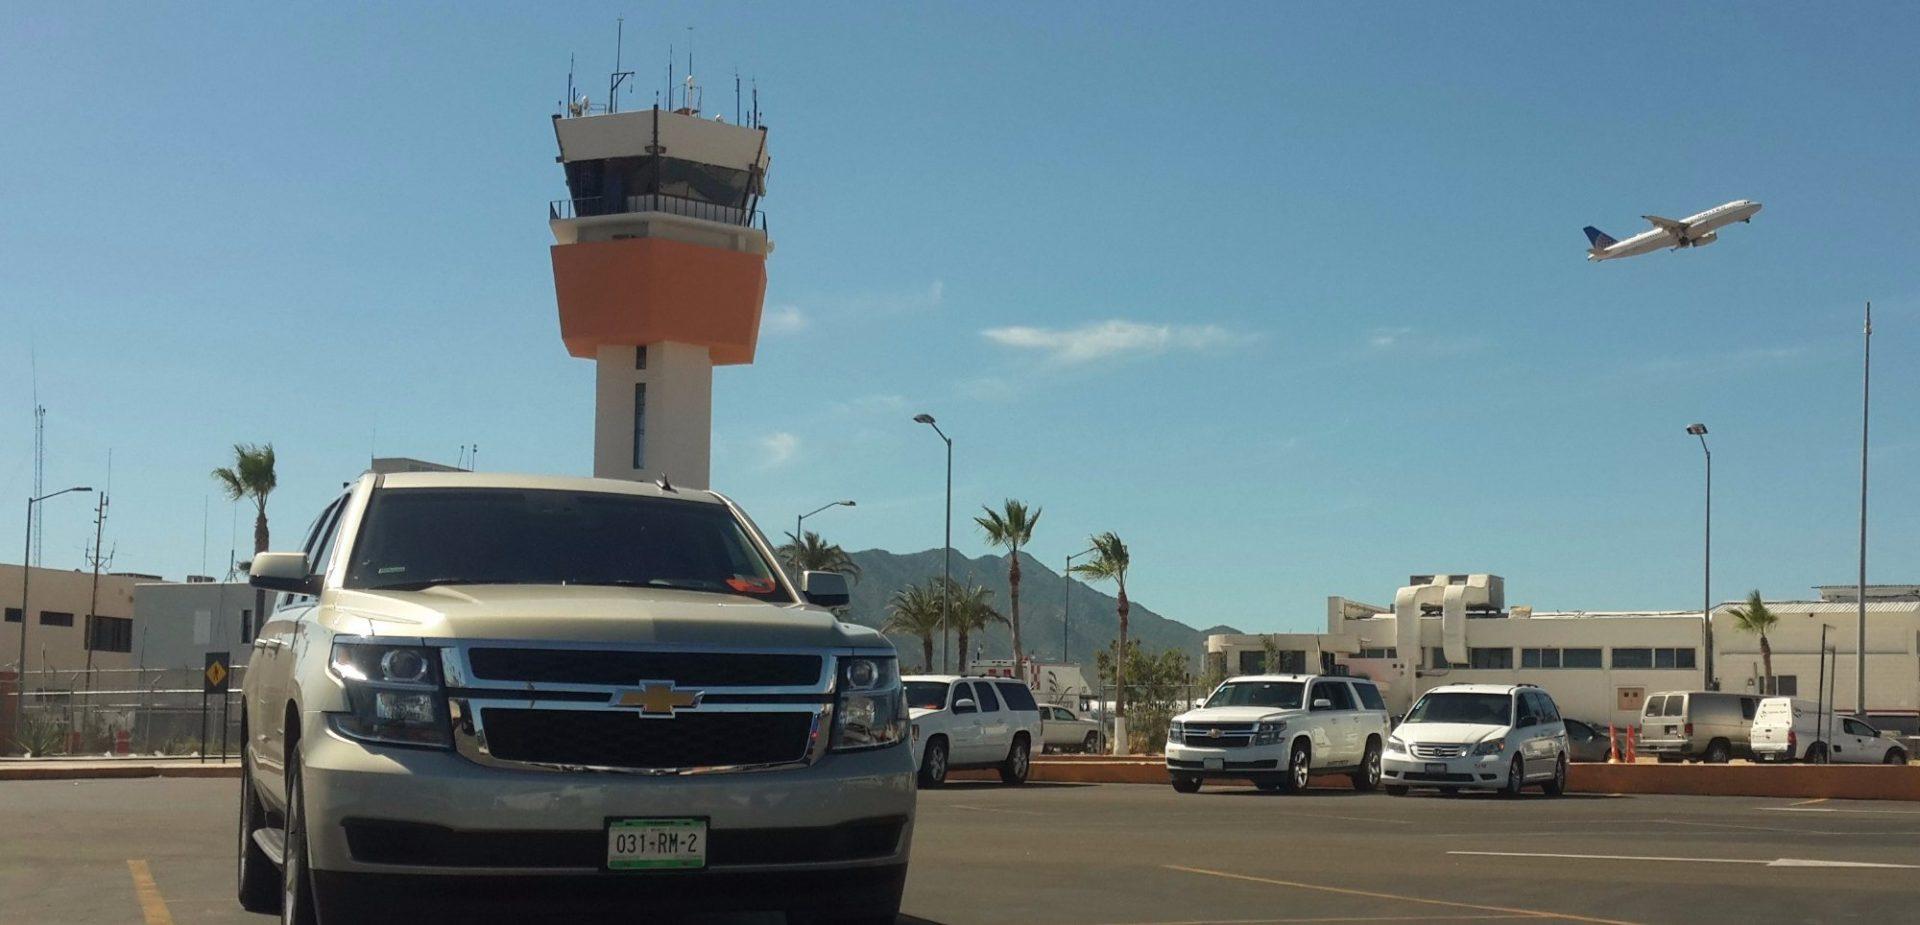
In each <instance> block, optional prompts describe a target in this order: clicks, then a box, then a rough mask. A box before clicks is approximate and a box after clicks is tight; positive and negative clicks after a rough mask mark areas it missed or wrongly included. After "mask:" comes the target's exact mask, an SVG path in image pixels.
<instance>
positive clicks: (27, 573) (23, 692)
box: [15, 485, 93, 717]
mask: <svg viewBox="0 0 1920 925" xmlns="http://www.w3.org/2000/svg"><path fill="white" fill-rule="evenodd" d="M92 490H93V489H91V488H88V487H87V486H85V485H75V486H74V487H72V488H62V489H60V490H59V491H56V492H52V493H49V494H44V495H41V496H40V497H38V498H35V497H32V496H28V498H27V552H25V553H22V554H21V557H20V659H19V661H18V662H17V663H16V664H17V666H18V668H19V672H20V677H19V682H20V683H19V686H18V687H17V688H16V689H15V690H16V692H17V693H18V694H19V696H20V713H19V715H20V716H21V717H25V716H26V706H27V591H28V590H29V589H30V588H31V587H32V585H33V565H32V563H31V562H30V561H29V559H28V556H30V555H31V554H32V551H33V506H34V505H36V504H39V503H40V502H42V501H45V500H47V499H48V498H58V497H60V496H61V495H64V494H66V493H67V492H70V491H92Z"/></svg>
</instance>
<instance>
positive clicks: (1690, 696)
mask: <svg viewBox="0 0 1920 925" xmlns="http://www.w3.org/2000/svg"><path fill="white" fill-rule="evenodd" d="M1759 708H1760V698H1759V697H1758V696H1756V695H1754V694H1729V693H1724V692H1721V691H1665V692H1662V693H1657V694H1648V695H1647V702H1646V706H1645V707H1644V708H1643V709H1642V710H1641V713H1640V750H1641V751H1644V752H1649V753H1651V754H1652V755H1653V756H1654V757H1656V758H1658V759H1660V760H1661V761H1705V762H1708V763H1710V764H1720V763H1723V762H1725V761H1727V760H1728V759H1730V758H1736V757H1738V758H1751V757H1753V742H1752V729H1753V714H1754V712H1755V711H1756V710H1758V709H1759Z"/></svg>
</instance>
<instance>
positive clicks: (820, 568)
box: [774, 530, 860, 581]
mask: <svg viewBox="0 0 1920 925" xmlns="http://www.w3.org/2000/svg"><path fill="white" fill-rule="evenodd" d="M774 551H775V552H777V553H779V555H780V558H781V560H782V561H784V562H786V563H787V567H788V568H790V569H793V571H794V572H795V573H796V574H797V573H799V572H839V573H840V574H842V575H845V576H847V578H848V579H850V580H852V581H859V580H860V566H859V565H856V564H855V563H854V561H853V557H852V556H850V555H847V551H846V550H844V549H841V548H840V545H839V544H838V543H829V542H827V541H826V540H823V539H821V538H820V534H818V533H815V532H813V531H812V530H808V531H807V532H805V533H803V534H801V535H800V536H799V537H795V536H794V535H793V534H791V533H789V534H787V542H786V543H784V544H782V545H781V546H780V548H779V549H777V550H774Z"/></svg>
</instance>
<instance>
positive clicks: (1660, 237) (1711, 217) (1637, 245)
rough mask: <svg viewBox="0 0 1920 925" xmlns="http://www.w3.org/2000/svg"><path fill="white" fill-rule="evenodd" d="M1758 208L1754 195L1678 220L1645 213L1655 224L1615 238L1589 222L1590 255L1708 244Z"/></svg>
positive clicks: (1590, 257) (1628, 254) (1599, 257)
mask: <svg viewBox="0 0 1920 925" xmlns="http://www.w3.org/2000/svg"><path fill="white" fill-rule="evenodd" d="M1759 211H1760V204H1759V203H1757V202H1754V201H1753V200H1751V199H1735V200H1734V201H1732V202H1729V203H1726V204H1724V205H1717V206H1714V207H1713V208H1711V209H1708V210H1707V211H1705V212H1701V213H1698V214H1695V215H1689V216H1687V217H1686V218H1683V219H1681V220H1679V221H1674V220H1673V219H1670V218H1661V217H1660V216H1658V215H1642V216H1640V217H1641V218H1644V219H1646V220H1647V221H1649V222H1652V223H1653V227H1652V228H1649V229H1647V230H1646V231H1642V232H1640V233H1639V234H1637V235H1634V236H1633V237H1631V238H1628V239H1626V240H1625V241H1616V240H1614V239H1613V236H1611V235H1609V234H1607V233H1606V232H1604V231H1601V230H1600V229H1598V228H1595V227H1593V226H1592V225H1588V226H1587V228H1586V231H1587V241H1588V242H1589V243H1591V244H1592V245H1593V246H1592V247H1589V248H1587V259H1588V260H1613V259H1614V258H1617V257H1637V256H1639V255H1641V254H1646V253H1651V252H1653V251H1657V250H1659V249H1661V248H1663V247H1664V248H1667V249H1669V250H1679V249H1680V248H1683V247H1706V246H1707V245H1709V244H1712V243H1713V242H1714V241H1717V240H1719V238H1720V231H1719V229H1721V228H1724V227H1726V226H1727V225H1731V224H1733V223H1734V222H1750V221H1753V216H1754V215H1755V214H1756V213H1758V212H1759Z"/></svg>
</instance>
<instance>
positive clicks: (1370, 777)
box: [1367, 748, 1380, 784]
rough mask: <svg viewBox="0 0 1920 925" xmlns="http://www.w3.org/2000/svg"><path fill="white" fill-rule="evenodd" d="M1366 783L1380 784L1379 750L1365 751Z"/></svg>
mask: <svg viewBox="0 0 1920 925" xmlns="http://www.w3.org/2000/svg"><path fill="white" fill-rule="evenodd" d="M1367 782H1368V783H1371V784H1377V783H1380V750H1379V749H1377V748H1375V749H1368V750H1367Z"/></svg>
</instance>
